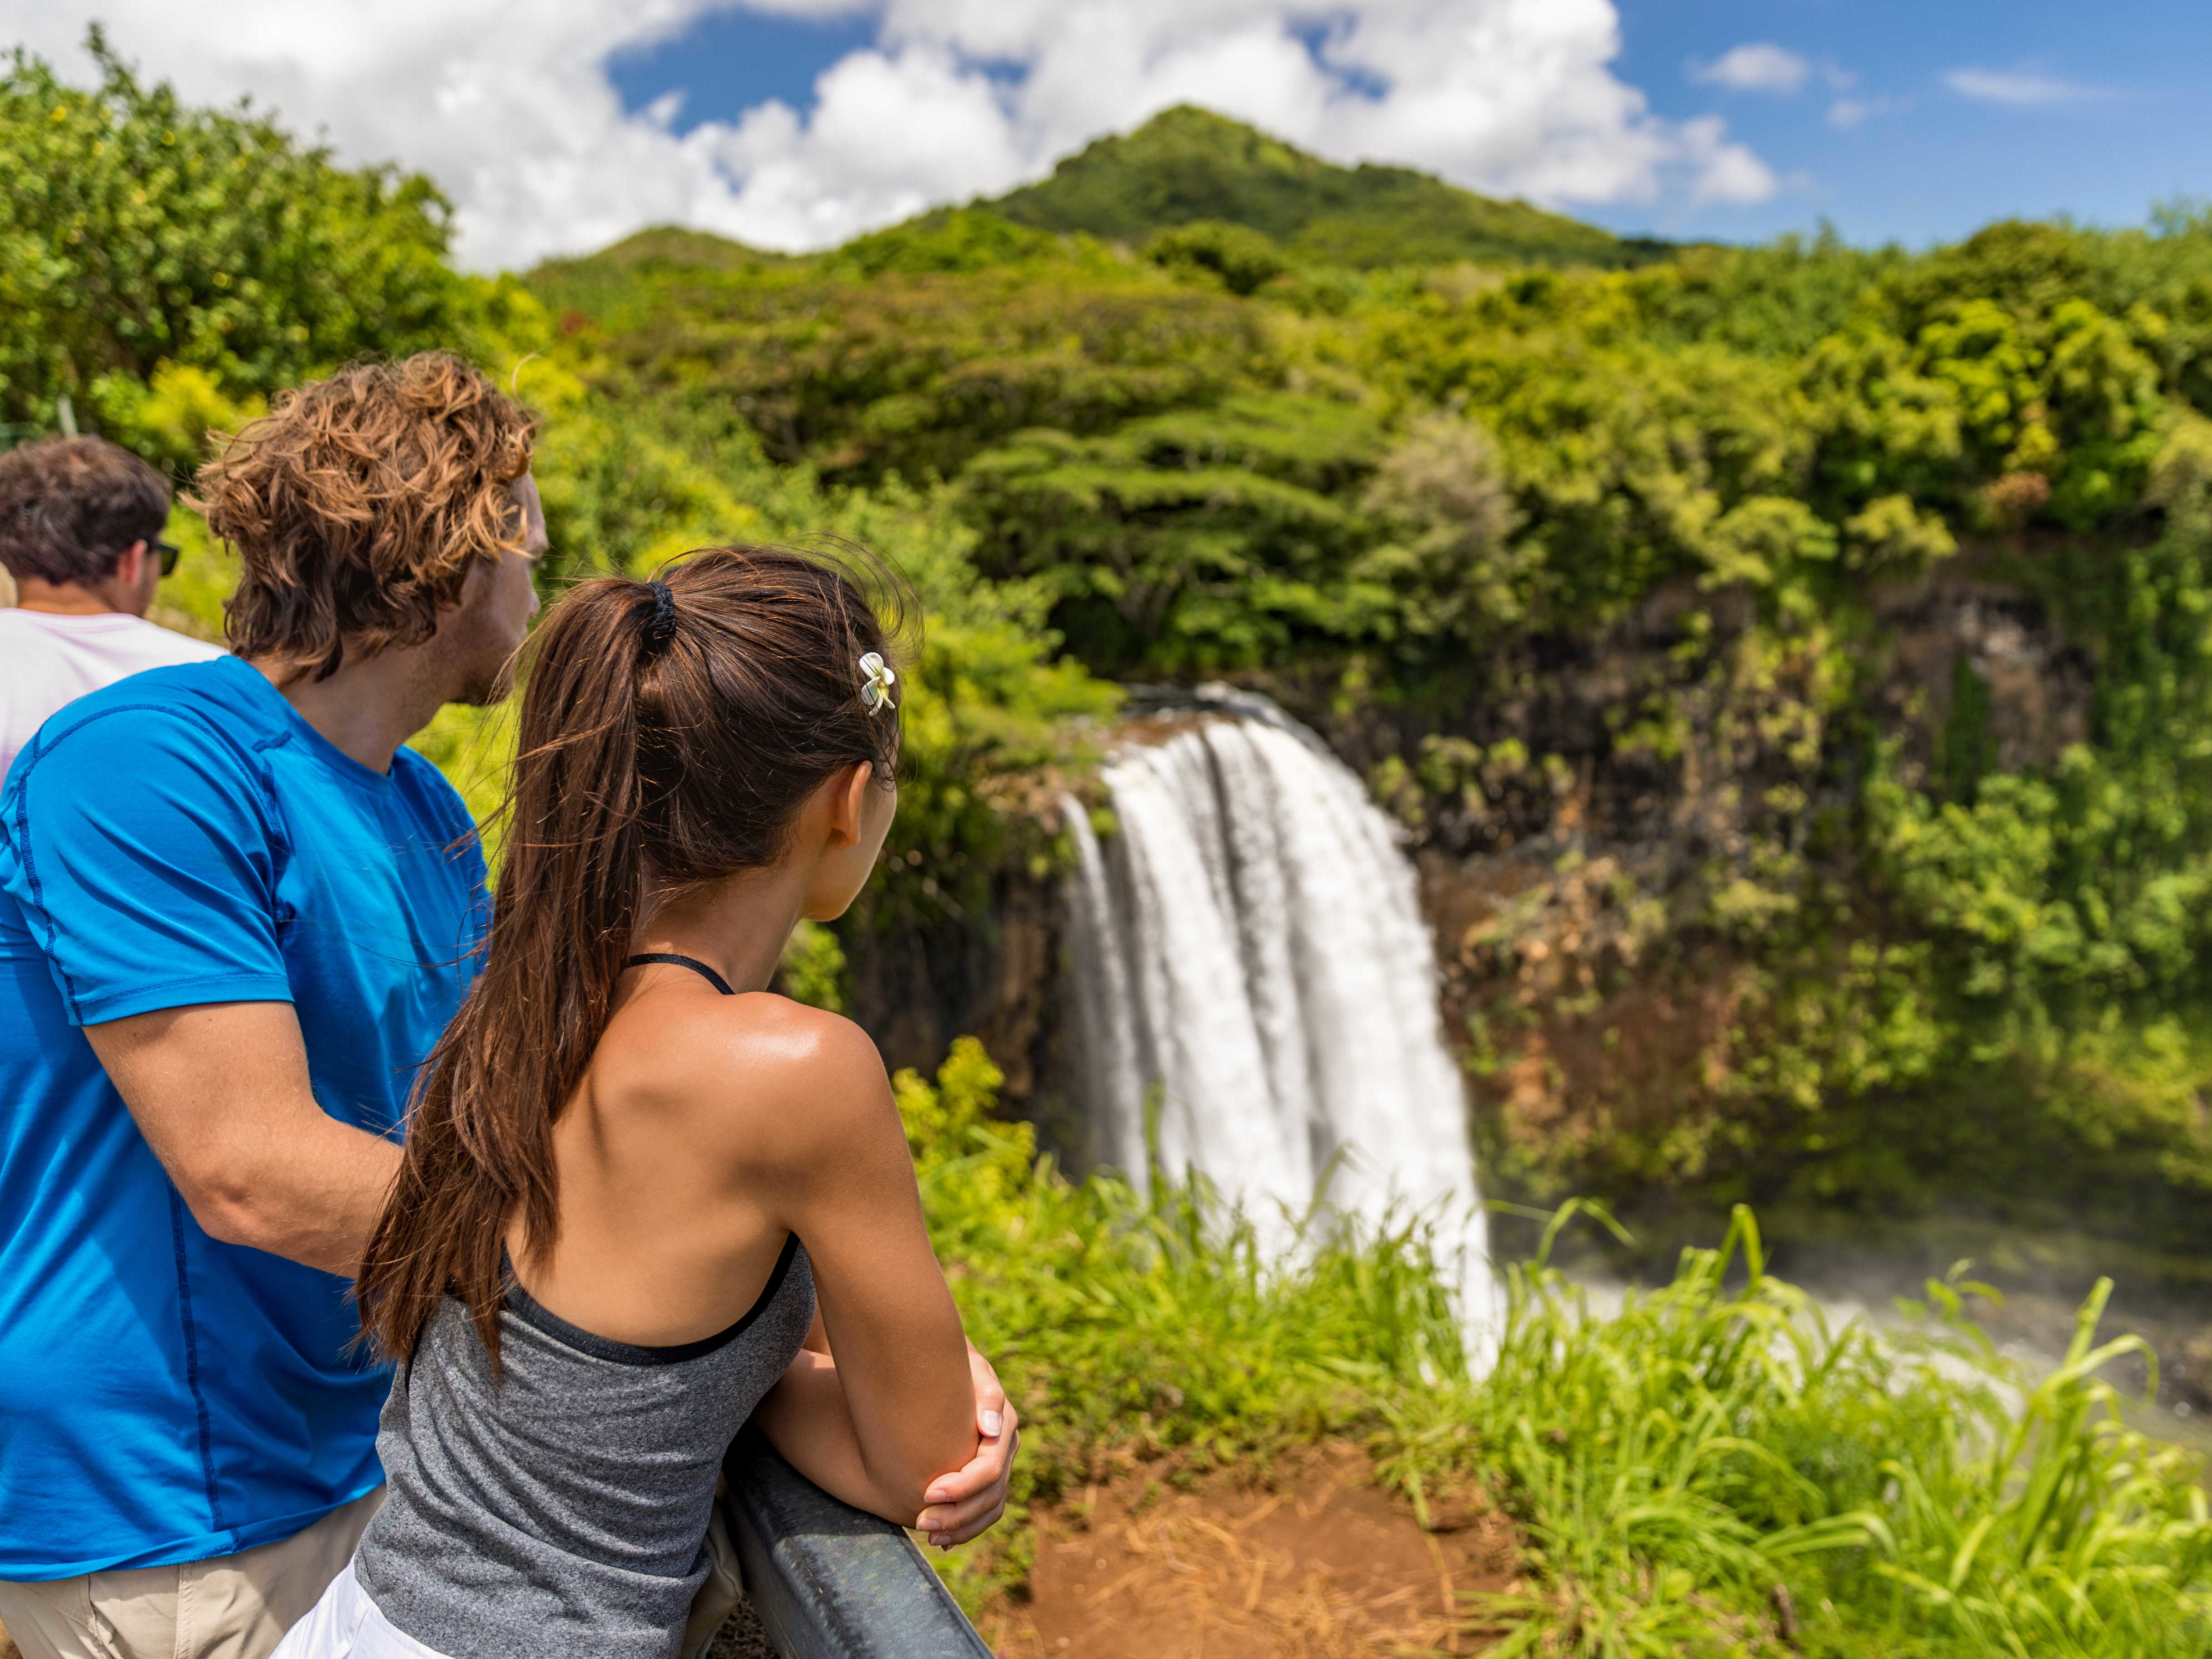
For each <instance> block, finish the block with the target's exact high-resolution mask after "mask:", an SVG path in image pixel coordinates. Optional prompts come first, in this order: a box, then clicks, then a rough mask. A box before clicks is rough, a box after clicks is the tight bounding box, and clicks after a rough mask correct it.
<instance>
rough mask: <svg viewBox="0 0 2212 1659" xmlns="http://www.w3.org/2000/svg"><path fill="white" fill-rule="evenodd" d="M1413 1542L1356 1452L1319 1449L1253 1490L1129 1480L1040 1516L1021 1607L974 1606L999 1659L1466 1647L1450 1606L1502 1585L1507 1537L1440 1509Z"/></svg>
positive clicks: (1282, 1465) (1409, 1517)
mask: <svg viewBox="0 0 2212 1659" xmlns="http://www.w3.org/2000/svg"><path fill="white" fill-rule="evenodd" d="M1431 1518H1432V1519H1434V1520H1436V1521H1437V1522H1438V1524H1439V1527H1440V1528H1449V1530H1439V1531H1437V1532H1433V1533H1431V1532H1425V1531H1424V1530H1423V1529H1422V1528H1421V1527H1420V1525H1419V1522H1416V1521H1415V1520H1414V1518H1413V1510H1412V1508H1411V1506H1410V1505H1409V1504H1407V1502H1406V1500H1405V1499H1404V1498H1401V1497H1399V1496H1397V1495H1396V1494H1395V1493H1391V1492H1384V1491H1383V1490H1381V1489H1380V1488H1378V1487H1377V1486H1376V1485H1375V1484H1374V1479H1373V1474H1372V1469H1371V1466H1370V1463H1369V1461H1368V1459H1367V1457H1366V1455H1365V1454H1364V1453H1363V1452H1362V1451H1361V1450H1360V1449H1358V1447H1356V1446H1351V1445H1343V1444H1338V1445H1332V1446H1328V1447H1323V1448H1321V1449H1317V1450H1316V1451H1314V1452H1311V1453H1310V1454H1307V1455H1304V1456H1303V1457H1300V1458H1297V1459H1286V1460H1284V1461H1283V1462H1279V1464H1278V1465H1277V1467H1276V1468H1275V1471H1274V1478H1273V1480H1272V1481H1271V1482H1270V1483H1269V1484H1268V1486H1266V1487H1264V1488H1255V1487H1254V1486H1250V1485H1249V1484H1246V1483H1243V1482H1240V1481H1239V1480H1237V1478H1236V1476H1235V1475H1234V1474H1227V1475H1220V1476H1215V1477H1212V1478H1211V1479H1209V1480H1206V1481H1204V1482H1202V1483H1201V1484H1200V1486H1198V1487H1197V1488H1196V1489H1194V1490H1193V1491H1189V1492H1177V1491H1176V1490H1174V1489H1173V1488H1172V1487H1170V1486H1166V1485H1164V1484H1163V1483H1161V1482H1160V1481H1158V1480H1157V1479H1155V1478H1153V1477H1152V1476H1150V1475H1148V1474H1144V1473H1143V1472H1139V1473H1137V1474H1132V1475H1128V1476H1125V1477H1123V1478H1122V1479H1121V1480H1117V1481H1115V1482H1114V1483H1113V1484H1112V1485H1110V1486H1098V1487H1093V1488H1091V1491H1090V1492H1087V1493H1085V1495H1084V1496H1083V1497H1082V1498H1079V1499H1078V1500H1076V1501H1074V1502H1073V1503H1070V1504H1065V1505H1062V1506H1060V1507H1059V1508H1057V1509H1054V1510H1049V1511H1047V1512H1045V1513H1043V1514H1042V1516H1040V1517H1039V1534H1040V1535H1039V1539H1038V1543H1037V1554H1036V1568H1035V1570H1034V1571H1032V1573H1031V1574H1030V1594H1029V1597H1028V1599H1027V1600H1025V1601H1008V1602H1006V1603H1004V1604H1001V1605H1000V1606H998V1607H993V1608H991V1609H990V1610H988V1611H987V1613H986V1615H985V1617H984V1620H983V1621H982V1632H983V1635H984V1637H985V1638H986V1639H987V1640H988V1641H989V1642H990V1643H991V1644H992V1646H993V1647H994V1648H995V1649H996V1650H998V1652H999V1654H1000V1659H1355V1656H1358V1659H1366V1656H1370V1655H1371V1656H1380V1655H1386V1654H1387V1655H1425V1654H1446V1653H1474V1652H1477V1651H1479V1650H1480V1649H1481V1647H1482V1646H1484V1645H1485V1643H1484V1642H1483V1641H1482V1639H1481V1638H1480V1637H1476V1636H1470V1635H1469V1634H1468V1633H1467V1624H1466V1620H1465V1618H1464V1615H1463V1614H1462V1612H1461V1611H1460V1608H1461V1601H1460V1598H1461V1597H1462V1596H1463V1595H1465V1594H1466V1593H1467V1592H1468V1591H1470V1590H1499V1589H1504V1588H1505V1587H1506V1586H1507V1585H1508V1584H1509V1583H1510V1582H1511V1581H1512V1579H1513V1575H1514V1567H1515V1547H1514V1539H1513V1533H1512V1529H1511V1527H1510V1524H1509V1523H1508V1522H1506V1520H1505V1519H1504V1516H1500V1515H1498V1513H1497V1512H1496V1511H1495V1510H1490V1509H1488V1508H1487V1507H1486V1506H1471V1505H1468V1504H1460V1505H1457V1506H1455V1507H1454V1508H1452V1509H1446V1508H1444V1507H1442V1506H1440V1507H1439V1508H1438V1509H1437V1510H1435V1511H1434V1512H1433V1513H1432V1517H1431Z"/></svg>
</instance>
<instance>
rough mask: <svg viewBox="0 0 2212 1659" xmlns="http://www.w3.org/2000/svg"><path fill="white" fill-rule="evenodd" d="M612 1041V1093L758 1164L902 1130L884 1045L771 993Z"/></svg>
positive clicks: (608, 1048)
mask: <svg viewBox="0 0 2212 1659" xmlns="http://www.w3.org/2000/svg"><path fill="white" fill-rule="evenodd" d="M636 1012H641V1013H642V1012H646V1011H644V1010H638V1011H636ZM607 1036H608V1038H609V1039H611V1040H610V1041H609V1042H605V1043H603V1044H602V1048H601V1054H599V1056H597V1057H595V1060H594V1066H593V1069H594V1071H595V1072H598V1073H600V1078H599V1081H600V1084H601V1086H602V1087H605V1086H607V1085H617V1086H618V1087H619V1088H620V1091H621V1092H622V1093H623V1095H624V1096H626V1097H632V1098H635V1099H637V1100H639V1101H640V1102H641V1103H645V1102H647V1101H649V1102H650V1103H651V1104H652V1107H653V1109H658V1110H660V1111H665V1112H669V1113H672V1114H674V1115H678V1117H680V1118H682V1119H684V1120H685V1121H686V1122H687V1124H688V1125H689V1127H692V1128H694V1129H696V1132H697V1133H699V1134H700V1135H701V1136H702V1137H703V1138H705V1139H707V1140H708V1142H710V1143H711V1142H712V1141H714V1140H716V1139H723V1138H725V1137H729V1138H731V1139H733V1140H734V1141H736V1142H738V1143H740V1144H742V1146H743V1147H744V1151H745V1152H746V1153H747V1154H748V1158H749V1161H750V1159H752V1158H766V1159H767V1160H768V1161H770V1162H782V1161H785V1160H787V1159H791V1158H798V1159H800V1160H805V1159H807V1158H810V1156H811V1152H813V1150H814V1149H816V1148H817V1147H818V1146H821V1145H822V1144H823V1142H824V1141H825V1140H827V1141H835V1140H838V1139H845V1138H848V1137H850V1136H851V1135H852V1134H853V1133H855V1132H857V1131H861V1130H864V1129H866V1128H869V1127H877V1128H878V1129H879V1128H880V1127H881V1126H882V1125H883V1124H884V1123H885V1122H886V1121H888V1122H889V1123H890V1124H892V1125H896V1121H897V1109H896V1107H895V1106H894V1105H893V1104H892V1102H891V1092H890V1079H889V1078H888V1077H887V1076H886V1075H885V1073H884V1061H883V1056H882V1054H879V1053H878V1051H877V1048H876V1045H875V1041H874V1039H873V1038H872V1037H870V1036H868V1034H867V1033H866V1031H864V1030H861V1029H860V1026H858V1025H856V1024H854V1023H853V1022H852V1021H851V1020H849V1019H848V1018H845V1017H844V1016H843V1015H842V1014H833V1013H831V1012H828V1011H827V1010H826V1009H821V1008H815V1007H810V1006H807V1005H806V1004H805V1003H801V1002H793V1000H791V999H790V998H788V997H782V996H777V995H775V994H773V993H771V992H765V991H763V992H753V993H744V994H738V995H737V996H731V997H718V998H715V999H714V1000H712V1001H708V1000H704V999H686V1000H685V1002H684V1005H682V1006H681V1007H680V1008H670V1009H666V1010H665V1012H659V1015H658V1017H657V1018H652V1019H649V1020H636V1019H618V1020H617V1022H615V1024H613V1025H611V1026H610V1029H609V1030H608V1033H607Z"/></svg>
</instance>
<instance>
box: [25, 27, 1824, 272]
mask: <svg viewBox="0 0 2212 1659" xmlns="http://www.w3.org/2000/svg"><path fill="white" fill-rule="evenodd" d="M729 9H733V8H732V0H534V3H533V4H532V5H531V6H529V7H528V8H519V7H516V6H513V5H512V4H508V3H502V0H379V3H377V4H375V5H374V6H371V5H369V4H368V3H366V0H331V3H326V4H318V5H301V4H299V3H297V0H227V3H223V4H222V5H216V4H215V3H213V0H16V3H15V5H12V6H11V7H10V8H9V15H10V21H11V23H12V24H13V33H14V35H15V39H16V40H20V41H21V43H22V44H24V45H26V46H29V47H30V48H31V49H32V50H33V51H34V52H39V53H40V54H41V55H43V56H46V58H49V59H51V60H52V61H53V62H54V63H55V64H57V66H58V67H59V68H60V69H61V70H63V71H64V73H65V74H67V75H69V76H72V77H73V78H78V79H82V78H86V77H87V76H88V74H89V65H88V64H87V63H86V61H85V60H84V58H83V57H82V53H81V52H80V51H79V50H78V45H79V42H80V41H81V40H82V36H83V32H84V28H85V26H86V24H87V22H88V21H90V20H91V19H92V18H93V17H94V16H97V17H99V18H100V20H101V21H103V22H104V23H105V24H106V27H107V29H108V33H109V37H110V39H111V40H112V42H113V44H114V45H115V46H116V48H117V49H118V51H119V52H121V53H122V54H123V55H124V56H125V58H127V59H131V60H133V61H135V62H136V63H137V64H139V65H140V66H141V68H142V70H143V71H144V72H145V73H146V74H147V75H149V76H155V77H162V78H167V79H169V80H172V81H173V82H175V83H176V85H177V87H178V88H179V91H180V92H181V93H182V94H184V95H185V96H186V97H187V98H190V99H193V100H199V101H213V100H225V101H227V100H231V99H234V98H236V97H238V96H240V94H252V96H253V98H254V99H255V100H256V101H257V102H258V103H259V104H261V105H263V106H265V107H273V108H274V109H275V110H276V111H277V112H279V114H280V115H281V116H282V117H283V119H284V120H285V121H286V122H288V123H289V125H292V126H293V127H295V129H298V130H301V131H307V132H319V133H320V134H321V135H322V136H323V137H325V138H326V140H327V141H328V142H329V143H331V145H332V146H333V147H334V148H335V149H336V150H337V153H338V154H339V155H341V156H342V157H343V158H344V159H346V160H348V161H384V160H392V161H399V162H401V163H402V164H404V165H405V166H407V167H419V168H421V169H422V170H423V171H425V172H427V173H430V174H431V175H432V176H433V177H435V179H438V181H439V182H440V183H441V185H443V186H444V187H445V189H446V190H447V192H448V193H449V194H450V195H451V196H452V197H453V199H454V201H455V203H456V204H458V207H459V249H458V252H459V257H460V258H462V259H463V260H464V262H465V263H466V264H470V265H471V266H474V267H477V268H482V269H498V268H502V267H506V268H513V267H517V266H521V265H526V264H529V263H531V262H532V261H533V260H536V259H538V258H543V257H544V256H546V255H548V254H551V253H557V252H574V251H578V250H582V249H586V248H591V247H595V246H601V245H603V244H605V243H606V242H608V241H610V240H613V239H614V238H616V237H618V236H621V235H623V234H626V233H627V232H629V231H631V230H634V229H636V228H639V227H641V226H643V225H647V224H653V223H665V222H676V223H682V224H689V225H695V226H698V227H700V228H704V229H708V230H714V231H719V232H721V233H723V234H727V235H731V236H735V237H738V238H741V239H743V240H747V241H750V242H754V243H757V244H759V245H762V246H771V247H780V248H791V249H801V248H811V247H820V246H827V245H829V244H833V243H836V242H837V241H840V240H843V239H845V238H847V237H848V236H851V235H853V234H856V233H858V232H860V231H862V230H866V229H869V228H874V227H876V226H878V225H884V224H888V223H891V222H896V220H899V219H901V218H903V217H906V216H908V215H910V214H912V213H915V212H916V211H918V210H921V209H922V208H925V207H927V206H930V205H933V204H938V203H942V202H949V201H961V200H965V199H967V198H969V197H973V196H975V195H978V194H985V193H992V192H995V191H1000V190H1004V189H1006V188H1007V187H1009V186H1011V185H1015V184H1018V183H1020V182H1022V181H1024V180H1025V179H1033V178H1036V177H1039V176H1041V175H1042V173H1045V172H1047V171H1048V170H1049V168H1050V167H1051V164H1052V162H1053V161H1054V160H1056V159H1057V158H1058V157H1060V156H1061V155H1066V154H1067V153H1068V152H1069V151H1071V150H1073V149H1077V148H1078V147H1079V146H1080V145H1082V144H1083V143H1086V142H1088V141H1089V140H1091V139H1092V138H1095V137H1098V136H1100V135H1101V134H1103V133H1107V132H1112V131H1127V129H1128V128H1130V127H1133V126H1134V125H1137V124H1139V122H1141V121H1143V120H1145V119H1146V118H1147V117H1149V116H1152V115H1153V114H1156V113H1157V112H1159V111H1160V110H1162V109H1164V108H1167V107H1169V106H1171V105H1174V104H1177V103H1182V102H1191V103H1199V104H1203V105H1206V106H1208V107H1209V108H1212V109H1216V110H1219V111H1221V112H1224V113H1225V114H1228V115H1232V116H1235V117H1237V118H1241V119H1243V120H1248V121H1250V122H1252V123H1254V124H1255V125H1258V126H1261V127H1262V128H1265V129H1266V130H1267V131H1271V132H1273V133H1276V134H1279V136H1281V137H1285V138H1287V139H1289V140H1291V142H1292V143H1297V144H1300V145H1303V146H1304V147H1306V148H1308V149H1312V150H1315V151H1316V152H1318V153H1319V154H1322V155H1327V156H1328V157H1330V158H1332V159H1334V160H1339V161H1394V162H1399V163H1402V164H1407V165H1411V166H1414V167H1423V168H1426V169H1428V170H1431V171H1433V172H1436V173H1441V174H1442V175H1443V176H1444V177H1446V178H1448V179H1452V180H1454V181H1455V182H1456V183H1460V184H1463V185H1468V186H1469V187H1470V188H1474V189H1477V190H1481V191H1489V192H1492V193H1496V194H1504V195H1519V196H1526V197H1529V198H1531V199H1533V200H1536V201H1540V202H1543V203H1546V204H1551V205H1555V206H1560V207H1565V208H1570V209H1571V208H1574V207H1577V206H1582V205H1591V204H1620V203H1661V202H1664V201H1668V200H1676V201H1687V202H1690V203H1707V202H1731V203H1741V202H1755V201H1759V200H1763V199H1765V197H1770V196H1771V195H1772V194H1773V193H1774V192H1775V191H1776V190H1777V189H1778V188H1779V187H1780V186H1779V181H1778V180H1777V179H1776V178H1775V176H1774V174H1773V173H1772V171H1771V169H1770V168H1768V167H1767V166H1766V164H1765V162H1764V161H1761V160H1760V159H1759V157H1758V156H1757V155H1755V154H1753V152H1752V151H1751V150H1750V149H1747V148H1746V147H1745V146H1744V145H1743V144H1741V143H1738V142H1736V141H1735V140H1733V139H1731V138H1729V137H1728V136H1727V132H1726V130H1725V128H1724V126H1723V124H1722V123H1721V122H1720V120H1719V119H1718V118H1717V117H1713V116H1704V117H1699V118H1696V119H1693V120H1690V121H1686V122H1674V121H1668V120H1665V119H1662V118H1659V117H1657V116H1656V115H1654V114H1653V113H1652V112H1651V111H1650V108H1649V106H1648V105H1647V103H1646V101H1645V100H1644V95H1643V94H1641V93H1640V92H1638V90H1637V89H1636V88H1633V87H1631V86H1629V85H1627V84H1626V83H1625V82H1622V81H1621V80H1620V78H1619V77H1618V76H1615V75H1614V74H1613V70H1612V68H1611V64H1612V62H1613V58H1615V57H1616V56H1617V55H1618V53H1619V52H1620V25H1619V19H1618V16H1617V15H1616V13H1615V11H1614V9H1613V4H1612V3H1611V0H1351V3H1347V4H1341V5H1337V6H1334V7H1331V8H1328V9H1327V10H1326V11H1325V12H1320V13H1316V10H1315V9H1314V8H1313V7H1312V6H1311V5H1310V3H1306V0H1296V3H1291V0H860V3H854V0H754V3H753V6H752V9H756V10H761V11H769V10H773V11H776V12H780V13H782V14H785V15H802V16H803V15H817V16H829V15H851V14H853V13H855V12H860V13H863V14H869V15H873V16H875V17H876V18H877V20H878V33H877V38H876V40H875V41H874V43H873V44H872V45H871V46H866V47H864V48H862V49H860V50H858V51H855V52H851V53H849V54H848V55H847V56H846V57H844V58H842V59H841V60H840V61H838V62H837V63H836V64H832V65H831V66H830V67H829V69H828V70H825V71H824V72H823V74H822V76H820V77H819V79H818V80H817V82H816V84H815V86H814V88H812V99H811V103H810V104H809V106H807V107H805V108H804V109H801V108H796V107H793V106H790V105H787V104H785V103H782V102H777V101H770V102H767V103H763V104H762V105H760V106H756V107H754V108H752V109H750V110H747V111H745V112H743V113H742V114H741V115H739V116H738V117H737V118H734V119H731V120H710V121H706V122H703V123H702V124H701V125H697V126H696V127H693V128H692V129H691V130H690V131H688V132H684V133H681V134H679V133H678V132H677V131H674V130H673V127H672V125H671V122H672V119H673V117H674V112H675V105H674V103H673V101H672V100H658V101H656V102H655V103H654V104H653V106H649V107H647V108H646V109H644V110H639V111H625V110H624V109H623V106H622V101H621V100H620V99H619V98H618V97H617V94H616V92H615V90H614V88H613V87H612V86H611V83H610V82H609V80H608V77H607V75H606V72H605V64H606V63H607V61H608V59H609V58H610V57H611V55H613V54H615V53H616V52H620V51H623V50H625V49H634V48H636V47H639V46H649V45H652V44H653V43H655V42H657V41H665V40H668V39H671V38H672V37H675V36H678V35H680V33H682V31H683V30H684V28H685V27H687V26H688V25H690V23H692V22H693V21H696V20H697V19H698V18H699V17H700V16H702V15H705V14H707V13H708V12H711V11H716V10H729ZM1316 15H1318V16H1321V17H1323V18H1325V19H1326V20H1328V21H1327V24H1326V27H1325V30H1324V32H1323V33H1321V34H1320V35H1319V36H1318V37H1316V35H1315V34H1314V33H1313V22H1312V20H1313V19H1314V18H1315V17H1316ZM1316 40H1317V44H1312V45H1310V44H1309V43H1310V42H1313V41H1316ZM0 43H4V42H0ZM1748 50H1751V49H1750V48H1743V47H1740V48H1738V49H1737V53H1731V54H1729V58H1735V57H1736V56H1737V55H1738V53H1741V52H1745V51H1748ZM1773 50H1776V51H1779V48H1774V49H1773ZM1729 58H1723V60H1721V61H1722V62H1723V63H1726V62H1728V61H1729Z"/></svg>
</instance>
